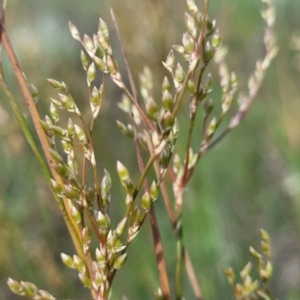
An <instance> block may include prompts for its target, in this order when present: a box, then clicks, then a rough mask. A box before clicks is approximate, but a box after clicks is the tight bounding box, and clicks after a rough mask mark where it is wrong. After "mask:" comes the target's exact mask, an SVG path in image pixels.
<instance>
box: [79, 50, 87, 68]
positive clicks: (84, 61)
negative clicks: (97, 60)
mask: <svg viewBox="0 0 300 300" xmlns="http://www.w3.org/2000/svg"><path fill="white" fill-rule="evenodd" d="M80 61H81V64H82V67H83V69H84V70H85V71H86V69H87V67H88V65H89V60H88V57H87V55H86V54H85V52H84V51H83V50H81V52H80Z"/></svg>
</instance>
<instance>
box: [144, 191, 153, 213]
mask: <svg viewBox="0 0 300 300" xmlns="http://www.w3.org/2000/svg"><path fill="white" fill-rule="evenodd" d="M151 205H152V200H151V197H150V195H149V193H148V192H147V191H146V192H145V193H144V194H143V196H142V207H143V209H144V210H146V211H148V210H149V209H150V208H151Z"/></svg>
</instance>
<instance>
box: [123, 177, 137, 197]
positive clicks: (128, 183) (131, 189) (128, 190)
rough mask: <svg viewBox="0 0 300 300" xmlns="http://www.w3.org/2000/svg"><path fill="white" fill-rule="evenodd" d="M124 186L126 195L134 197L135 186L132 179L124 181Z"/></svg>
mask: <svg viewBox="0 0 300 300" xmlns="http://www.w3.org/2000/svg"><path fill="white" fill-rule="evenodd" d="M122 184H123V186H124V187H125V190H126V193H127V194H129V195H132V194H133V192H134V186H133V183H132V180H131V178H126V179H124V180H122Z"/></svg>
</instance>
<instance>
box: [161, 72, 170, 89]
mask: <svg viewBox="0 0 300 300" xmlns="http://www.w3.org/2000/svg"><path fill="white" fill-rule="evenodd" d="M169 89H170V81H169V79H168V77H167V76H165V77H164V79H163V82H162V91H163V92H164V91H166V90H167V91H168V90H169Z"/></svg>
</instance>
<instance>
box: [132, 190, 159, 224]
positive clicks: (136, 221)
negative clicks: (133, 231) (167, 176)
mask: <svg viewBox="0 0 300 300" xmlns="http://www.w3.org/2000/svg"><path fill="white" fill-rule="evenodd" d="M150 196H151V187H150ZM153 201H154V200H153ZM141 219H142V217H141V212H140V210H139V208H138V207H137V206H135V207H134V209H133V225H134V226H135V225H140V223H141Z"/></svg>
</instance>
